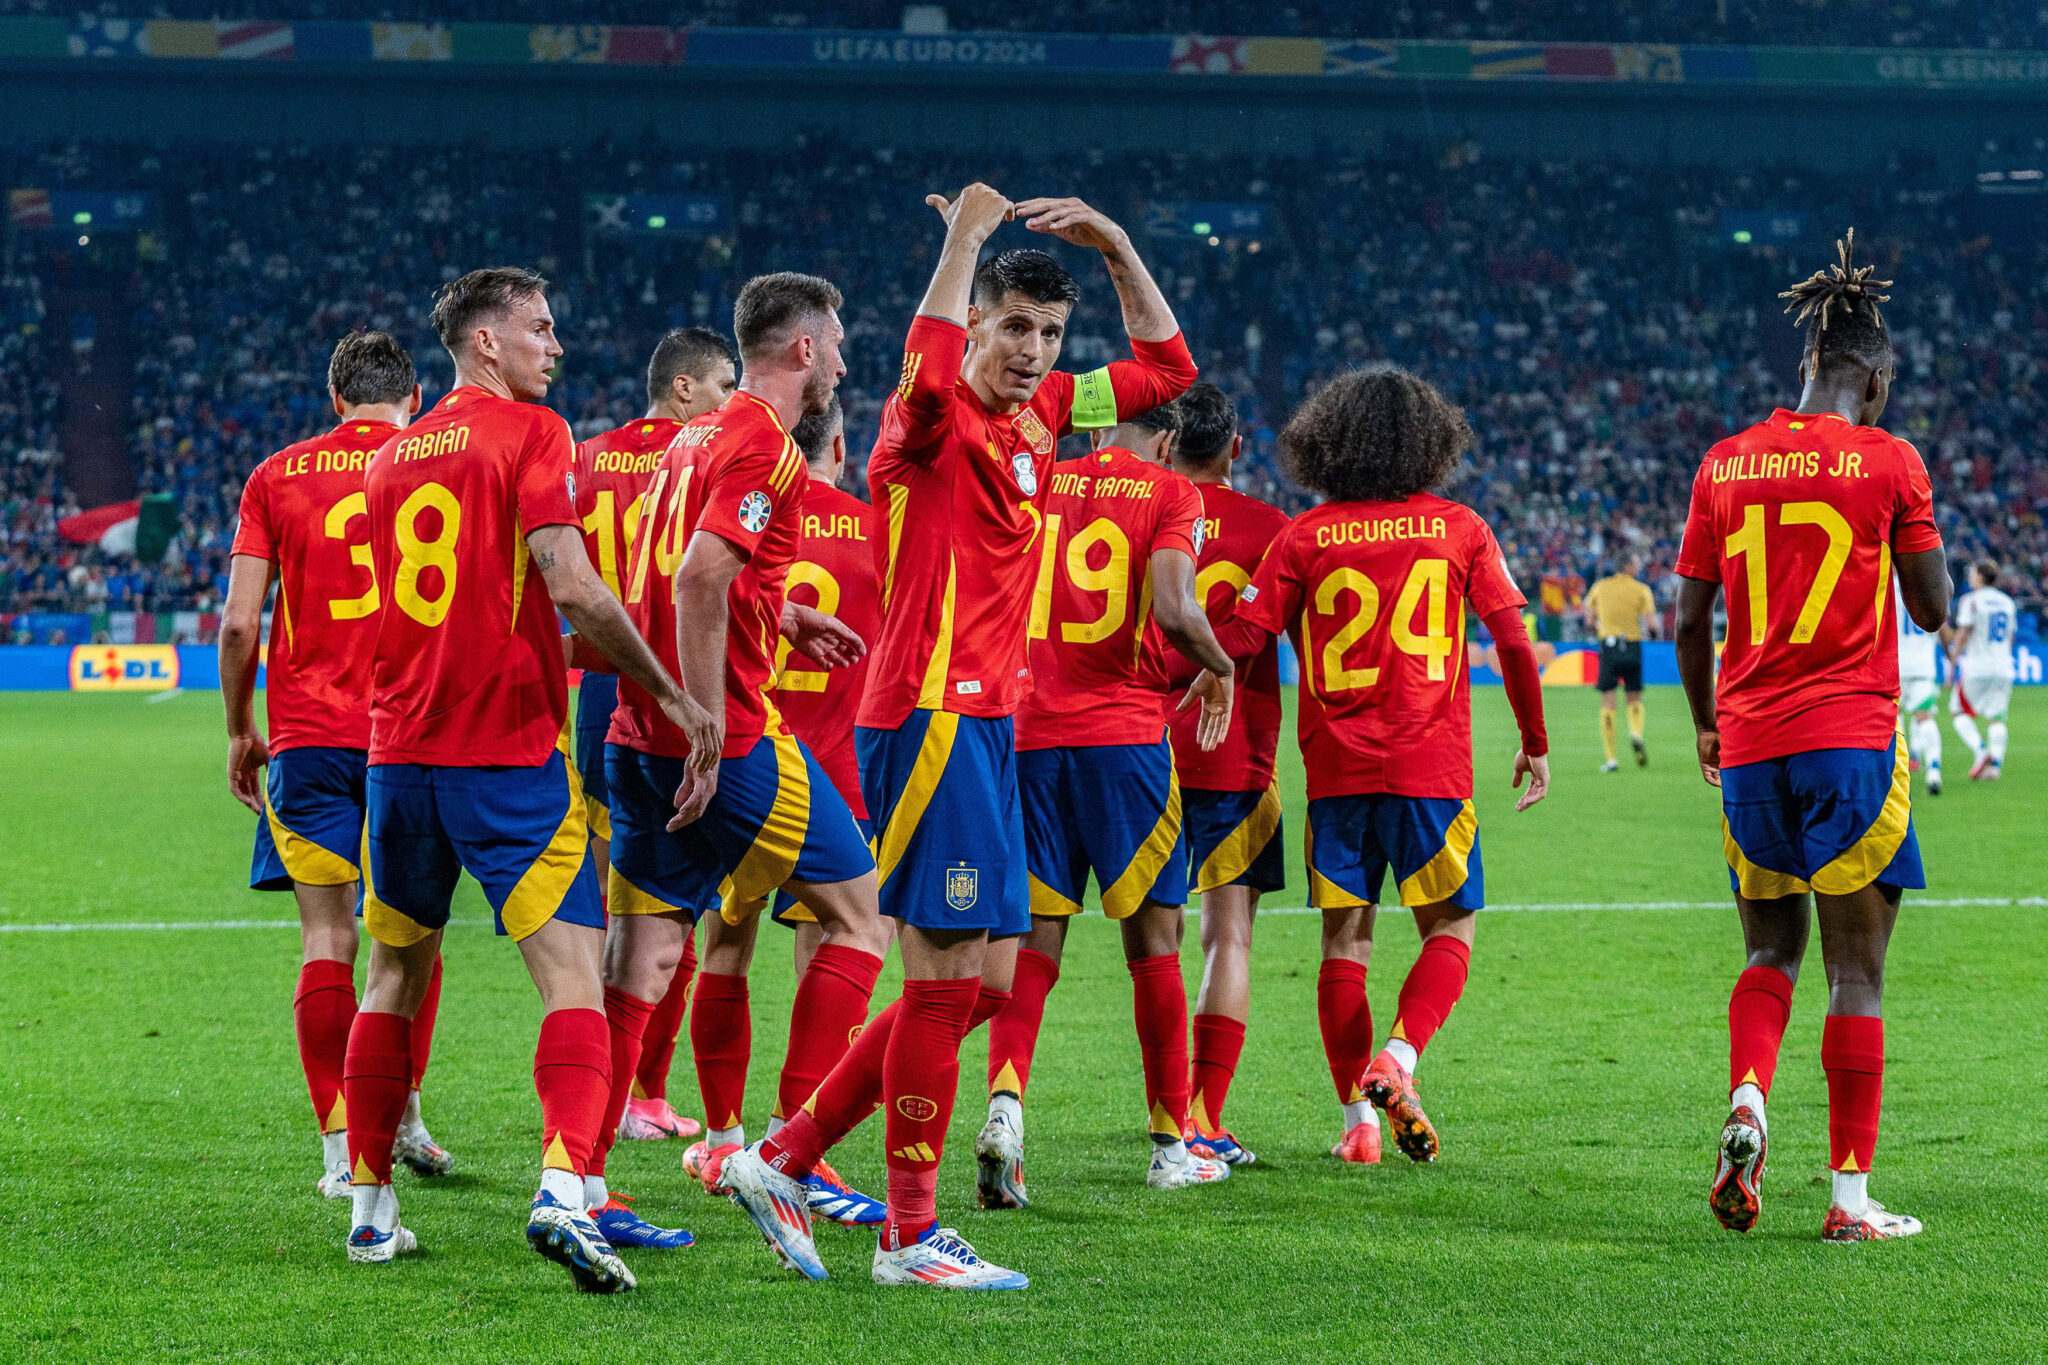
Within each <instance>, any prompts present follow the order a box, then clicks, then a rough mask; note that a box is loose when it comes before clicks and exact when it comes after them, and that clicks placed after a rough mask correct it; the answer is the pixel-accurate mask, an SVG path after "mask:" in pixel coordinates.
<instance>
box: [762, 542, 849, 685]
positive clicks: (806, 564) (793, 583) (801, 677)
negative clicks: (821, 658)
mask: <svg viewBox="0 0 2048 1365" xmlns="http://www.w3.org/2000/svg"><path fill="white" fill-rule="evenodd" d="M805 583H808V584H810V585H811V586H812V587H813V588H816V589H817V590H818V610H819V611H822V612H824V613H825V614H826V615H827V616H836V615H838V613H839V580H838V579H836V578H834V577H833V576H832V571H831V570H830V569H827V568H826V567H825V566H824V565H822V564H813V563H811V561H810V560H808V559H799V560H798V561H797V562H796V563H794V564H792V565H790V566H789V579H788V587H787V588H785V589H784V591H785V592H791V591H794V590H795V589H796V588H797V587H799V586H801V585H802V584H805ZM831 676H832V675H831V674H830V673H827V672H825V671H823V670H822V669H810V668H804V669H798V670H797V671H795V672H793V673H792V672H790V671H789V638H788V637H787V636H782V637H779V638H778V639H777V640H776V642H775V687H776V690H778V691H781V692H823V691H824V690H825V683H826V681H827V680H828V679H829V678H830V677H831Z"/></svg>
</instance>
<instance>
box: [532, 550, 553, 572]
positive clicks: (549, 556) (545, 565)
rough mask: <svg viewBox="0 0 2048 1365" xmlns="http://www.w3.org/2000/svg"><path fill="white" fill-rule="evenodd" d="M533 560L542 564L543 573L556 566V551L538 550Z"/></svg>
mask: <svg viewBox="0 0 2048 1365" xmlns="http://www.w3.org/2000/svg"><path fill="white" fill-rule="evenodd" d="M533 562H534V563H535V564H537V565H539V566H540V571H541V572H542V573H546V572H547V571H548V570H550V569H552V568H554V567H555V552H554V551H553V550H539V551H536V552H535V553H534V556H533Z"/></svg>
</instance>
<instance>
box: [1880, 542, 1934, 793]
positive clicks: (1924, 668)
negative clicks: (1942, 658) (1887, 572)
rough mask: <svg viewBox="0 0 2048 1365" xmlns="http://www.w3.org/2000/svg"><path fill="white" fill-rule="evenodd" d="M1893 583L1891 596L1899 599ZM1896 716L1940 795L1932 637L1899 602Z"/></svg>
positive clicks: (1930, 784)
mask: <svg viewBox="0 0 2048 1365" xmlns="http://www.w3.org/2000/svg"><path fill="white" fill-rule="evenodd" d="M1898 592H1899V587H1898V584H1897V582H1896V581H1894V582H1893V584H1892V594H1893V595H1894V596H1895V597H1896V596H1898ZM1898 618H1899V713H1900V715H1901V716H1902V717H1903V718H1904V721H1905V726H1906V744H1907V746H1908V747H1907V752H1908V753H1910V754H1911V755H1912V757H1913V761H1914V762H1915V763H1918V764H1919V765H1920V774H1921V777H1922V779H1923V780H1924V781H1925V782H1926V784H1927V794H1928V795H1929V796H1939V795H1941V718H1940V717H1939V716H1938V715H1936V714H1935V711H1936V706H1935V704H1936V703H1937V702H1939V701H1940V700H1941V679H1940V678H1939V677H1938V676H1937V675H1936V673H1935V666H1934V661H1935V638H1934V635H1933V633H1932V632H1931V631H1925V630H1922V629H1920V627H1919V626H1918V625H1916V624H1914V621H1913V618H1912V617H1911V616H1910V615H1909V614H1907V611H1906V607H1905V599H1904V598H1900V599H1899V605H1898Z"/></svg>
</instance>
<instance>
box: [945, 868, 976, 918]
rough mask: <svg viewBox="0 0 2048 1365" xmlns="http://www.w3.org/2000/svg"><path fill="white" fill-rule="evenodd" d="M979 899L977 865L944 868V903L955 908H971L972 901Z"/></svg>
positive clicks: (972, 905) (972, 906)
mask: <svg viewBox="0 0 2048 1365" xmlns="http://www.w3.org/2000/svg"><path fill="white" fill-rule="evenodd" d="M979 899H981V869H980V868H977V867H949V868H947V869H946V904H948V905H950V906H952V907H953V908H954V909H955V910H972V909H973V908H974V903H975V902H976V901H977V900H979Z"/></svg>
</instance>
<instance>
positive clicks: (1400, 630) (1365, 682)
mask: <svg viewBox="0 0 2048 1365" xmlns="http://www.w3.org/2000/svg"><path fill="white" fill-rule="evenodd" d="M1471 443H1472V429H1471V427H1470V426H1468V425H1467V424H1466V422H1465V415H1464V414H1463V413H1461V412H1459V411H1458V409H1456V408H1455V407H1452V406H1451V405H1450V404H1449V403H1448V402H1446V401H1444V398H1443V396H1442V395H1441V394H1439V393H1438V392H1437V391H1436V390H1435V389H1434V388H1432V387H1430V386H1429V385H1428V384H1426V383H1424V382H1423V381H1422V380H1420V379H1418V378H1416V377H1415V376H1414V375H1412V374H1409V373H1408V372H1407V371H1405V370H1400V369H1395V368H1392V367H1374V368H1370V369H1364V370H1354V371H1352V372H1350V373H1348V374H1345V375H1340V376H1339V377H1338V378H1337V379H1335V380H1333V381H1331V383H1330V384H1329V385H1328V386H1326V387H1325V388H1323V389H1322V390H1320V391H1319V392H1317V393H1316V394H1315V395H1314V396H1313V397H1311V398H1310V399H1309V400H1308V401H1307V402H1306V403H1304V404H1302V406H1301V408H1300V410H1299V411H1297V412H1296V413H1295V415H1294V417H1293V419H1292V420H1291V421H1289V422H1288V424H1287V427H1286V429H1285V430H1284V431H1282V432H1281V434H1280V449H1281V454H1282V456H1283V458H1284V459H1285V460H1286V462H1287V465H1288V472H1289V473H1290V475H1291V476H1292V477H1293V479H1294V481H1295V482H1296V483H1298V484H1300V485H1301V486H1302V487H1304V488H1307V489H1309V490H1311V491H1313V492H1316V493H1320V494H1321V495H1322V496H1323V497H1324V498H1325V499H1326V501H1325V502H1324V503H1323V504H1322V505H1321V506H1319V507H1316V508H1314V509H1312V510H1310V511H1307V512H1304V513H1302V514H1301V515H1300V516H1298V517H1296V518H1295V519H1294V520H1293V521H1291V522H1289V523H1288V524H1287V526H1286V528H1285V529H1283V530H1282V531H1281V532H1280V534H1279V535H1278V536H1277V537H1276V538H1275V539H1274V541H1273V546H1272V548H1271V549H1270V550H1268V551H1267V553H1266V558H1265V561H1264V562H1263V563H1261V564H1260V565H1259V568H1258V571H1257V572H1256V573H1254V574H1253V575H1252V581H1251V583H1250V584H1249V585H1248V586H1247V587H1246V588H1245V590H1244V592H1243V594H1242V596H1241V599H1240V602H1241V604H1240V605H1239V607H1238V609H1237V616H1236V618H1234V619H1235V621H1236V622H1241V623H1243V625H1244V626H1246V627H1250V628H1254V629H1255V630H1258V631H1264V632H1267V633H1270V634H1278V633H1279V632H1280V631H1282V630H1292V631H1295V632H1296V645H1297V648H1298V653H1299V655H1300V658H1301V685H1302V690H1301V699H1300V716H1299V722H1300V730H1301V756H1302V763H1303V765H1304V767H1306V769H1307V771H1308V880H1309V903H1310V904H1311V905H1313V906H1315V907H1316V908H1317V909H1319V910H1321V911H1322V912H1323V963H1324V968H1323V974H1322V977H1321V979H1320V980H1319V982H1318V989H1317V1003H1318V1005H1319V1007H1320V1008H1321V1011H1322V1016H1323V1046H1324V1049H1325V1051H1326V1052H1327V1053H1328V1055H1329V1061H1330V1074H1331V1075H1332V1076H1333V1077H1335V1078H1337V1085H1338V1090H1339V1093H1340V1094H1347V1093H1349V1092H1350V1088H1349V1087H1348V1086H1347V1085H1346V1083H1345V1078H1346V1077H1352V1078H1355V1084H1356V1086H1357V1089H1358V1091H1361V1092H1363V1094H1364V1096H1365V1098H1366V1099H1368V1100H1370V1101H1371V1102H1372V1103H1373V1104H1374V1105H1376V1106H1378V1107H1379V1108H1381V1109H1384V1110H1385V1111H1386V1113H1387V1117H1388V1119H1389V1121H1390V1122H1391V1123H1392V1125H1393V1133H1394V1141H1395V1143H1396V1144H1397V1145H1398V1146H1399V1147H1400V1149H1401V1150H1402V1151H1403V1152H1405V1153H1406V1154H1407V1155H1408V1157H1409V1159H1410V1160H1413V1161H1433V1160H1435V1159H1436V1154H1437V1147H1438V1142H1437V1134H1436V1130H1435V1128H1434V1127H1432V1126H1431V1124H1430V1122H1429V1118H1428V1116H1427V1115H1426V1114H1424V1113H1423V1110H1422V1104H1421V1102H1420V1100H1419V1099H1418V1098H1417V1097H1416V1093H1415V1082H1414V1072H1415V1065H1416V1059H1417V1058H1418V1057H1419V1056H1420V1054H1421V1053H1422V1050H1423V1049H1424V1048H1425V1047H1427V1046H1428V1045H1429V1040H1430V1038H1431V1037H1432V1036H1433V1035H1434V1034H1435V1033H1436V1031H1437V1029H1438V1028H1439V1027H1440V1026H1441V1025H1442V1024H1443V1022H1444V1019H1445V1018H1446V1017H1447V1016H1448V1015H1449V1014H1450V1012H1451V1008H1452V1006H1454V1005H1455V1004H1457V1002H1458V997H1459V996H1460V995H1461V994H1463V992H1464V989H1465V977H1466V970H1467V966H1468V964H1469V963H1470V960H1471V954H1472V935H1473V922H1474V915H1473V912H1474V911H1476V910H1478V909H1479V908H1480V907H1481V906H1482V905H1484V903H1485V901H1484V885H1483V881H1482V872H1481V867H1480V859H1479V825H1478V820H1477V818H1476V817H1475V816H1474V814H1473V810H1472V700H1471V678H1470V675H1469V673H1468V671H1467V668H1466V662H1465V603H1466V602H1468V601H1469V602H1470V603H1471V604H1472V609H1473V611H1475V612H1476V613H1478V615H1479V618H1480V619H1481V620H1482V621H1484V622H1485V623H1486V627H1487V629H1488V630H1489V631H1491V632H1492V633H1493V637H1494V640H1495V642H1496V644H1497V646H1498V652H1499V657H1500V670H1501V674H1502V676H1503V677H1504V678H1505V679H1506V681H1507V694H1508V702H1509V704H1510V705H1511V706H1512V707H1513V709H1514V713H1515V723H1516V725H1517V726H1518V727H1519V728H1520V730H1521V738H1522V744H1521V748H1520V749H1519V750H1518V751H1517V752H1516V754H1515V762H1514V780H1513V785H1515V786H1517V787H1519V786H1521V785H1522V779H1523V777H1524V776H1527V777H1528V778H1529V789H1528V791H1527V792H1525V793H1524V794H1523V796H1522V798H1521V800H1520V801H1518V802H1517V803H1516V806H1515V809H1516V810H1527V809H1528V808H1529V807H1531V806H1533V805H1535V804H1536V803H1537V802H1538V801H1541V800H1542V799H1543V797H1544V796H1545V795H1546V794H1547V793H1548V792H1549V790H1550V760H1549V759H1548V758H1547V757H1545V755H1546V754H1547V753H1548V752H1549V744H1548V742H1547V740H1546V739H1545V736H1544V732H1543V690H1542V683H1541V680H1540V677H1539V675H1538V673H1537V669H1536V655H1535V651H1534V650H1533V649H1531V648H1530V646H1529V639H1528V635H1527V634H1526V632H1525V631H1524V629H1523V626H1522V618H1521V614H1520V609H1521V607H1522V606H1523V604H1524V601H1525V599H1524V598H1523V596H1522V594H1521V591H1520V590H1519V589H1518V588H1516V586H1515V582H1514V579H1513V578H1511V577H1510V576H1509V575H1508V569H1507V565H1506V563H1505V562H1504V561H1503V560H1502V558H1501V553H1500V546H1499V545H1498V544H1497V543H1495V541H1494V538H1493V532H1492V530H1491V529H1490V528H1488V526H1487V524H1486V523H1485V522H1484V521H1482V520H1481V519H1480V518H1479V515H1478V514H1477V513H1476V512H1474V511H1473V510H1472V509H1471V508H1469V507H1465V506H1462V505H1461V504H1459V503H1455V502H1451V501H1449V500H1448V499H1446V498H1442V497H1439V496H1438V495H1436V494H1435V493H1433V492H1431V491H1430V490H1432V489H1434V488H1438V487H1441V486H1442V485H1443V483H1444V482H1445V481H1446V480H1447V479H1448V478H1449V477H1450V476H1451V474H1452V472H1453V471H1454V470H1455V469H1456V468H1457V466H1458V462H1459V460H1460V458H1462V456H1463V455H1464V453H1465V451H1466V449H1467V448H1468V447H1469V446H1470V445H1471ZM1221 633H1222V635H1223V636H1224V639H1225V645H1226V647H1227V648H1228V649H1229V650H1230V651H1231V653H1232V655H1233V656H1235V657H1239V658H1242V657H1244V655H1245V651H1244V649H1243V648H1242V643H1241V640H1240V638H1239V637H1238V635H1237V633H1236V632H1235V631H1233V630H1232V629H1231V628H1230V627H1229V626H1226V627H1225V628H1224V630H1223V631H1222V632H1221ZM1389 869H1392V871H1393V874H1394V880H1395V884H1396V887H1397V889H1398V894H1399V895H1400V898H1401V903H1402V904H1403V905H1405V906H1407V907H1408V908H1409V910H1410V911H1411V912H1412V913H1413V914H1414V916H1415V927H1416V928H1417V929H1418V930H1419V931H1420V932H1421V934H1422V952H1421V955H1420V956H1418V957H1417V958H1416V959H1415V965H1414V966H1413V967H1412V968H1410V970H1409V972H1408V977H1407V980H1405V981H1404V982H1402V984H1401V995H1400V1002H1399V1004H1398V1005H1397V1006H1396V1008H1395V1016H1394V1026H1393V1028H1392V1029H1391V1030H1389V1031H1388V1035H1387V1042H1386V1044H1385V1046H1383V1047H1382V1048H1381V1049H1380V1051H1379V1053H1378V1054H1377V1055H1376V1056H1371V1061H1370V1064H1367V1060H1366V1059H1367V1057H1368V1056H1369V1055H1371V1054H1370V1049H1371V1046H1372V1036H1373V1035H1372V1014H1371V1011H1370V1010H1369V1009H1368V1007H1367V1005H1366V1001H1365V968H1366V965H1367V963H1368V962H1369V961H1370V960H1371V957H1372V942H1373V920H1374V913H1375V910H1376V907H1377V903H1378V901H1379V898H1380V891H1381V887H1382V886H1383V884H1384V882H1385V879H1386V874H1387V872H1388V870H1389ZM1332 962H1344V963H1351V964H1354V970H1353V972H1352V973H1351V974H1347V976H1345V977H1342V978H1340V977H1338V976H1337V975H1336V974H1335V973H1333V971H1332V969H1331V967H1330V965H1329V964H1330V963H1332ZM1340 985H1343V986H1348V988H1349V989H1348V990H1340V989H1338V987H1339V986H1340ZM1333 1020H1344V1021H1349V1023H1348V1026H1347V1027H1343V1028H1341V1029H1340V1028H1333V1027H1332V1023H1333ZM1361 1068H1362V1074H1361ZM1346 1117H1347V1119H1348V1118H1349V1117H1350V1116H1349V1115H1348V1114H1347V1116H1346ZM1366 1121H1367V1122H1370V1120H1369V1119H1368V1120H1366ZM1363 1142H1364V1137H1363V1135H1362V1134H1360V1135H1357V1136H1356V1137H1354V1135H1352V1134H1350V1133H1347V1134H1346V1137H1345V1142H1344V1143H1343V1144H1340V1146H1342V1145H1359V1146H1362V1145H1363ZM1340 1155H1341V1153H1340Z"/></svg>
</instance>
